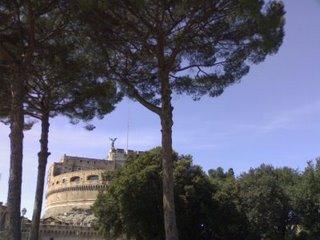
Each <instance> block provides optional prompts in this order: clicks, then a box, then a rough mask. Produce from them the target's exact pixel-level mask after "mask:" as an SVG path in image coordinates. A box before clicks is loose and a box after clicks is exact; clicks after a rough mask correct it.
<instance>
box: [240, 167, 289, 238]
mask: <svg viewBox="0 0 320 240" xmlns="http://www.w3.org/2000/svg"><path fill="white" fill-rule="evenodd" d="M279 173H280V171H279V170H275V169H274V168H273V167H272V166H266V165H261V166H260V167H259V168H256V169H250V170H249V171H248V173H244V174H242V175H241V176H240V178H239V187H240V199H241V200H240V202H241V208H242V209H243V212H244V213H245V214H246V216H247V219H248V221H249V223H250V235H249V236H250V237H249V239H261V238H265V239H275V240H280V239H281V240H282V239H286V236H287V233H288V231H287V229H288V226H291V222H290V220H291V217H290V212H292V207H291V204H290V199H289V196H288V194H287V193H286V191H285V190H284V187H283V183H282V182H281V181H280V174H279Z"/></svg>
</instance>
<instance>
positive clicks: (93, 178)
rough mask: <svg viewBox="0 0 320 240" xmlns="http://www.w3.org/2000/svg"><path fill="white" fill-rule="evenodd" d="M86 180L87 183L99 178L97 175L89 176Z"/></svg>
mask: <svg viewBox="0 0 320 240" xmlns="http://www.w3.org/2000/svg"><path fill="white" fill-rule="evenodd" d="M87 180H89V181H93V180H99V176H98V175H90V176H88V177H87Z"/></svg>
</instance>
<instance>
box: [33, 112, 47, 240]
mask: <svg viewBox="0 0 320 240" xmlns="http://www.w3.org/2000/svg"><path fill="white" fill-rule="evenodd" d="M49 127H50V123H49V113H44V114H43V116H42V118H41V138H40V152H39V153H38V176H37V187H36V194H35V199H34V206H33V215H32V224H31V230H30V240H38V239H39V225H40V217H41V209H42V199H43V189H44V182H45V175H46V167H47V162H48V157H49V155H50V153H49V152H48V138H49Z"/></svg>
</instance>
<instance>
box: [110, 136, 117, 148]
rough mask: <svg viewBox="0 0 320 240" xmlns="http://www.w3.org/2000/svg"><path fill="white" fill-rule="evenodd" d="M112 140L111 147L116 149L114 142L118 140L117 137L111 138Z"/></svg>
mask: <svg viewBox="0 0 320 240" xmlns="http://www.w3.org/2000/svg"><path fill="white" fill-rule="evenodd" d="M109 139H110V141H111V149H114V142H115V141H116V140H117V138H109Z"/></svg>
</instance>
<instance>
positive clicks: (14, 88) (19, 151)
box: [6, 70, 25, 240]
mask: <svg viewBox="0 0 320 240" xmlns="http://www.w3.org/2000/svg"><path fill="white" fill-rule="evenodd" d="M22 72H23V71H21V70H20V71H18V73H17V77H16V78H15V79H14V80H12V83H11V97H12V98H11V110H10V151H11V154H10V174H9V183H8V185H9V188H8V198H7V207H8V215H7V216H8V223H7V226H6V239H7V240H21V218H20V208H21V184H22V159H23V125H24V113H23V96H24V81H25V79H24V74H23V73H22Z"/></svg>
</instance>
